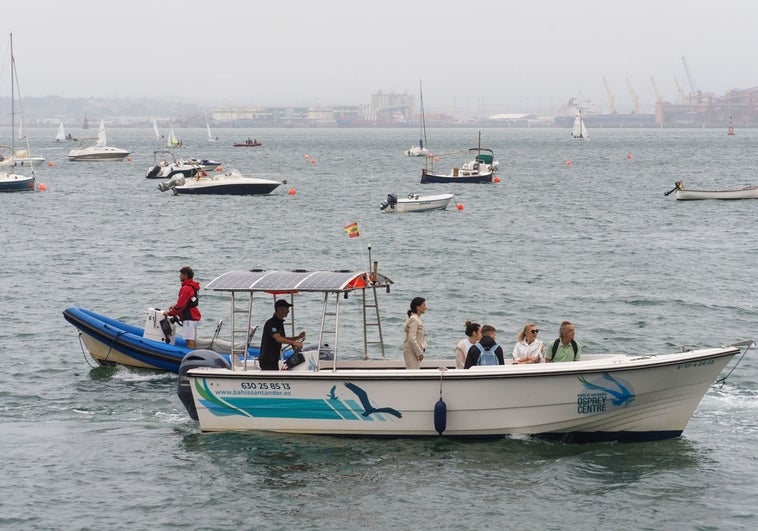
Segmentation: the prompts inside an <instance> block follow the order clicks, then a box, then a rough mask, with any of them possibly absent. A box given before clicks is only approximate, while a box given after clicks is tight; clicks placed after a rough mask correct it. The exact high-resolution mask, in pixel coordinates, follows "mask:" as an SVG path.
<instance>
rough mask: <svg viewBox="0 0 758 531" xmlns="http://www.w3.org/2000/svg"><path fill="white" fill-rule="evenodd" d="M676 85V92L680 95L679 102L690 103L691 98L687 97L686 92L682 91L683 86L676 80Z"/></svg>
mask: <svg viewBox="0 0 758 531" xmlns="http://www.w3.org/2000/svg"><path fill="white" fill-rule="evenodd" d="M674 85H676V91H677V92H678V93H679V100H680V101H681V102H682V103H690V98H688V97H687V96H685V94H684V90H682V86H681V85H680V84H679V82H678V81H677V80H676V78H674Z"/></svg>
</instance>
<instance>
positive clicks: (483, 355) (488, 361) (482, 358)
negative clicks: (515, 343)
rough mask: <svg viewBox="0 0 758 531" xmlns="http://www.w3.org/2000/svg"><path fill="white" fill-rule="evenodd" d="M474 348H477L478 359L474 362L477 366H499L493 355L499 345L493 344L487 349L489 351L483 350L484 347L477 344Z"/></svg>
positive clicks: (498, 361)
mask: <svg viewBox="0 0 758 531" xmlns="http://www.w3.org/2000/svg"><path fill="white" fill-rule="evenodd" d="M476 346H477V347H478V348H479V359H478V360H477V362H476V364H477V365H500V360H499V359H497V356H496V355H495V351H496V350H497V349H498V347H499V346H500V345H498V344H497V343H495V344H494V345H492V347H490V348H489V350H484V347H483V346H482V345H481V344H480V343H477V344H476Z"/></svg>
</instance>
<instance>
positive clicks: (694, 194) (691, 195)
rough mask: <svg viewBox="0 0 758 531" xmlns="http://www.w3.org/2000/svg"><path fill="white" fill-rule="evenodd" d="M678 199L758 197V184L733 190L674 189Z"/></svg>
mask: <svg viewBox="0 0 758 531" xmlns="http://www.w3.org/2000/svg"><path fill="white" fill-rule="evenodd" d="M676 199H677V200H678V201H694V200H699V199H758V186H748V187H746V188H736V189H733V190H687V189H681V190H680V189H678V190H676Z"/></svg>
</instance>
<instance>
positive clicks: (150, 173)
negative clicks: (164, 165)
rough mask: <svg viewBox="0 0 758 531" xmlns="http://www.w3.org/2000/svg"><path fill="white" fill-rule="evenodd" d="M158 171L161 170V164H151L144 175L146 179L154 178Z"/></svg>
mask: <svg viewBox="0 0 758 531" xmlns="http://www.w3.org/2000/svg"><path fill="white" fill-rule="evenodd" d="M160 172H161V166H160V164H156V165H155V166H153V167H152V168H150V169H149V170H148V171H147V175H145V177H147V178H148V179H154V178H155V176H156V175H158V174H159V173H160Z"/></svg>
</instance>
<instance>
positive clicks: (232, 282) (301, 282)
mask: <svg viewBox="0 0 758 531" xmlns="http://www.w3.org/2000/svg"><path fill="white" fill-rule="evenodd" d="M366 278H367V277H366V273H364V272H356V271H231V272H229V273H224V274H223V275H221V276H219V277H217V278H215V279H213V280H212V281H210V282H209V283H208V284H207V285H206V286H205V288H206V289H209V290H214V291H271V292H286V291H316V292H325V291H343V290H345V291H347V290H351V289H359V288H362V287H365V286H366V284H367V280H366Z"/></svg>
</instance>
